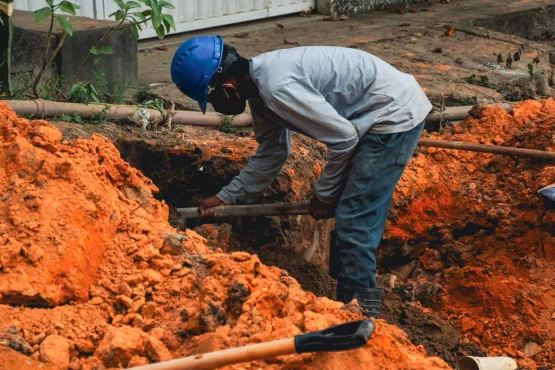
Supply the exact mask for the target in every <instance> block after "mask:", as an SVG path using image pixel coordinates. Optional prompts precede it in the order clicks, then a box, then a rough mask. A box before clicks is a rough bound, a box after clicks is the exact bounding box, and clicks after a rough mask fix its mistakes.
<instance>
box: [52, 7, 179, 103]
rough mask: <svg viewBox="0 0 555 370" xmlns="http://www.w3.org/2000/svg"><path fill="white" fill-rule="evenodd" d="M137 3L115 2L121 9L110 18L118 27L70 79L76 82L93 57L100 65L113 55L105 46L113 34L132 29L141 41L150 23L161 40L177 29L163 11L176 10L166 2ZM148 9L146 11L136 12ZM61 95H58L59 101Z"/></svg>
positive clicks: (110, 32) (108, 33)
mask: <svg viewBox="0 0 555 370" xmlns="http://www.w3.org/2000/svg"><path fill="white" fill-rule="evenodd" d="M138 1H139V2H140V3H142V5H141V4H140V3H139V2H137V1H124V0H114V2H115V3H116V5H117V6H118V7H119V9H118V10H117V11H116V12H114V13H112V14H110V17H115V19H116V21H117V22H119V23H118V24H117V25H116V26H114V27H112V28H110V29H109V30H108V31H106V33H105V34H104V35H103V36H102V37H101V38H100V40H99V41H98V42H97V43H96V45H94V46H92V47H91V49H90V51H89V54H88V55H87V56H86V57H85V59H84V60H83V61H82V62H81V64H80V65H79V67H77V69H76V70H75V72H74V73H73V75H72V76H71V77H70V78H69V79H70V80H74V79H76V78H77V77H79V74H80V73H81V71H82V70H83V68H84V67H85V65H86V64H87V63H88V62H89V60H90V59H91V57H94V62H95V63H98V61H99V60H100V57H101V56H102V55H110V54H112V53H113V49H112V47H111V46H108V45H105V43H106V41H107V40H108V38H109V37H110V35H111V34H112V33H114V32H115V31H119V30H122V29H125V28H130V29H131V32H132V33H133V37H134V38H135V39H136V40H138V39H139V31H141V30H142V29H143V25H145V24H147V23H148V22H151V23H152V27H153V28H154V29H155V30H156V34H157V35H158V37H159V38H160V39H162V38H164V37H165V36H166V34H167V33H168V32H170V30H171V29H172V28H173V29H174V30H176V28H175V21H174V19H173V16H171V15H170V14H164V13H163V11H164V10H167V9H175V6H174V5H173V4H172V3H170V2H168V1H165V0H138ZM143 6H144V7H146V9H145V10H142V11H135V10H137V9H141V8H142V7H143ZM60 96H61V94H59V95H58V97H57V98H58V99H59V97H60Z"/></svg>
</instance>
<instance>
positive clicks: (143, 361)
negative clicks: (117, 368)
mask: <svg viewBox="0 0 555 370" xmlns="http://www.w3.org/2000/svg"><path fill="white" fill-rule="evenodd" d="M148 364H150V361H148V358H146V357H141V356H133V357H132V358H131V360H129V364H127V366H128V367H129V368H132V367H138V366H143V365H148Z"/></svg>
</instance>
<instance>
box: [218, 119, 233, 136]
mask: <svg viewBox="0 0 555 370" xmlns="http://www.w3.org/2000/svg"><path fill="white" fill-rule="evenodd" d="M233 121H235V116H225V117H224V118H223V120H222V125H221V126H220V131H221V132H225V133H228V134H229V133H232V132H234V131H235V129H234V128H233Z"/></svg>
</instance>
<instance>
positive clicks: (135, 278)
mask: <svg viewBox="0 0 555 370" xmlns="http://www.w3.org/2000/svg"><path fill="white" fill-rule="evenodd" d="M141 281H143V275H141V274H136V275H131V276H127V277H126V278H125V282H126V283H127V284H130V285H137V284H139V283H140V282H141Z"/></svg>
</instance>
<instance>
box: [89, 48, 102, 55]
mask: <svg viewBox="0 0 555 370" xmlns="http://www.w3.org/2000/svg"><path fill="white" fill-rule="evenodd" d="M89 53H91V54H93V55H98V54H100V50H98V49H97V48H96V46H93V47H92V48H91V50H89Z"/></svg>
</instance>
